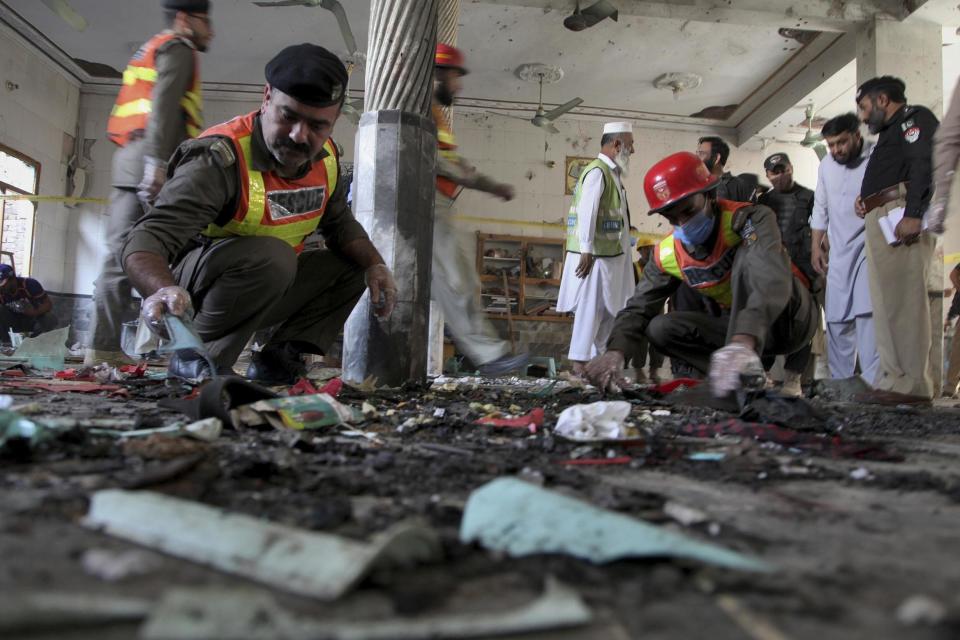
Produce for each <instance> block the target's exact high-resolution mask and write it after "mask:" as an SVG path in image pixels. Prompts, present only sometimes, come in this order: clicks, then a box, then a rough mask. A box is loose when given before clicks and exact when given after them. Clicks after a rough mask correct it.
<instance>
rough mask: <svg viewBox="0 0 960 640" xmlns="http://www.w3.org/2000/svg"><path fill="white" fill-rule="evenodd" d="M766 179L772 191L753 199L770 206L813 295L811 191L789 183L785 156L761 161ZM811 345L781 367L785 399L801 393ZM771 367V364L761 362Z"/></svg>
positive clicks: (815, 276) (816, 287) (790, 177)
mask: <svg viewBox="0 0 960 640" xmlns="http://www.w3.org/2000/svg"><path fill="white" fill-rule="evenodd" d="M763 168H764V170H765V171H766V173H767V180H769V181H770V184H771V185H773V188H772V189H770V190H769V191H767V192H765V193H764V194H763V195H762V196H760V198H759V199H758V200H757V203H758V204H762V205H764V206H765V207H770V208H771V209H773V212H774V213H776V214H777V223H778V224H779V225H780V237H781V239H782V240H783V246H785V247H786V249H787V255H789V256H790V260H791V261H792V262H793V264H795V265H796V266H797V268H799V269H800V271H801V272H802V273H803V275H804V276H805V277H806V278H807V281H808V282H810V283H816V284H814V286H813V290H814V291H815V292H817V291H820V290H822V287H821V286H820V279H819V277H818V276H819V274H818V273H817V272H816V271H814V269H813V265H812V264H811V262H810V238H811V237H812V232H811V230H810V216H811V214H812V213H813V191H811V190H810V189H807V188H806V187H804V186H803V185H801V184H797V183H796V182H794V180H793V164H791V162H790V158H789V157H788V156H787V154H785V153H774V154H773V155H771V156H769V157H768V158H767V159H766V160H764V161H763ZM811 352H812V345H810V344H808V345H807V346H806V347H804V348H803V349H801V350H800V351H797V352H795V353H791V354H790V355H789V356H787V357H786V359H785V361H784V364H783V387H782V388H781V390H780V391H781V393H783V395H785V396H792V397H799V396H800V395H801V394H802V389H801V387H800V381H801V378H802V377H803V374H804V372H805V371H806V370H807V365H808V364H809V363H810V354H811ZM764 364H766V365H770V366H772V365H773V362H767V363H764Z"/></svg>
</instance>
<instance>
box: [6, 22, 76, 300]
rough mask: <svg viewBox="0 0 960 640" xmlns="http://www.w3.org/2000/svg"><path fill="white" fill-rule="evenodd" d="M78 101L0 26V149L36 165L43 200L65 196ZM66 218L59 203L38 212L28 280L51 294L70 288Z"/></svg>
mask: <svg viewBox="0 0 960 640" xmlns="http://www.w3.org/2000/svg"><path fill="white" fill-rule="evenodd" d="M8 82H9V83H13V85H16V88H14V89H12V90H11V89H8V88H7V83H8ZM79 99H80V88H79V84H78V83H77V82H76V81H75V80H74V79H73V78H71V77H70V76H68V75H67V74H65V73H64V72H62V71H61V70H59V68H57V67H56V66H55V65H53V64H52V63H50V62H48V61H47V60H46V58H44V57H42V56H40V55H38V54H36V53H35V52H34V50H33V49H32V48H31V47H29V45H26V44H25V43H23V42H22V41H21V40H20V38H19V37H18V36H16V35H14V34H13V33H12V32H10V31H8V30H7V29H6V28H5V27H2V26H0V143H3V144H4V145H6V146H8V147H10V148H12V149H15V150H16V151H19V152H20V153H23V154H25V155H27V156H29V157H31V158H33V159H34V160H36V161H37V162H39V163H40V193H41V194H44V195H53V196H62V195H63V194H64V190H65V188H66V159H67V158H68V157H69V145H67V144H66V141H65V136H68V135H69V136H73V135H74V132H75V130H76V126H77V108H78V103H79ZM65 147H66V149H65ZM69 217H70V211H69V210H68V209H67V208H66V207H64V206H63V205H62V204H60V203H49V202H41V203H39V204H38V206H37V213H36V225H35V229H34V245H33V264H32V268H31V275H32V276H33V277H35V278H37V279H38V280H39V281H40V282H41V283H42V284H43V285H44V287H46V288H47V289H49V290H51V291H64V290H69V288H70V285H69V284H68V283H66V282H65V281H64V271H65V267H66V258H65V253H66V248H67V232H66V230H67V226H68V219H69Z"/></svg>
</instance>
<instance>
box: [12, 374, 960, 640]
mask: <svg viewBox="0 0 960 640" xmlns="http://www.w3.org/2000/svg"><path fill="white" fill-rule="evenodd" d="M151 371H152V369H146V368H140V369H137V368H132V369H128V370H126V371H112V372H109V371H107V372H105V371H102V370H85V369H82V368H79V367H77V368H74V369H72V370H71V369H65V370H63V371H61V373H59V374H57V376H50V375H36V372H34V371H33V370H32V369H30V367H29V366H21V367H19V368H17V369H13V370H8V371H7V372H6V375H3V376H2V377H0V394H3V400H2V401H3V403H4V405H3V409H2V413H0V421H2V422H0V455H2V465H3V466H2V475H0V490H2V491H3V500H2V501H0V510H2V518H0V553H2V554H3V558H4V562H3V567H4V569H3V571H2V572H0V580H2V587H3V591H4V592H5V593H7V594H10V597H9V598H5V599H4V600H3V601H2V602H0V613H2V615H0V633H2V634H3V635H4V636H7V637H32V636H31V635H30V634H34V635H35V636H36V637H58V638H73V637H77V638H80V637H91V638H93V637H96V638H110V637H130V636H131V635H135V634H140V636H141V637H147V638H152V637H157V638H159V637H163V638H201V637H246V638H257V637H264V638H268V637H290V638H301V637H303V638H307V637H310V638H318V637H319V638H325V637H329V638H434V637H443V638H460V637H497V636H504V635H510V636H511V637H513V635H514V634H518V633H522V632H523V633H530V634H531V636H530V637H542V638H555V637H557V638H559V637H563V638H633V637H637V638H640V637H643V638H648V637H649V638H680V637H703V636H702V630H703V629H704V627H705V625H709V628H710V629H711V632H710V637H713V638H721V639H722V638H744V637H749V638H802V637H813V636H814V635H819V636H824V637H830V638H832V637H837V638H840V637H848V636H846V635H845V632H844V630H846V629H849V628H851V627H853V626H855V627H856V628H858V629H861V630H862V637H872V638H901V637H917V638H948V637H955V634H956V633H957V632H958V631H960V626H958V625H960V600H958V599H957V598H958V596H957V591H956V585H957V584H958V580H960V566H958V565H957V563H952V562H947V561H945V559H947V558H950V557H952V555H953V549H952V547H953V545H954V542H955V540H956V532H957V531H958V530H960V465H958V462H960V437H958V426H960V410H958V409H957V408H954V407H952V406H946V405H944V406H937V407H936V408H933V409H907V408H903V409H893V410H876V409H871V408H867V407H864V406H862V405H858V404H854V403H851V402H848V401H845V400H844V399H843V398H842V397H841V398H838V397H837V396H836V395H832V396H831V395H829V394H828V393H826V392H824V393H823V394H822V396H819V395H818V396H815V397H813V398H812V399H810V400H808V401H794V400H789V401H788V400H784V399H782V398H779V397H778V396H776V395H775V394H772V393H765V394H759V395H758V396H757V397H755V398H751V399H749V402H748V403H747V404H746V405H745V406H736V405H734V406H729V407H720V408H718V407H716V406H708V405H709V404H710V403H700V402H696V401H694V400H692V399H691V400H690V401H689V403H688V402H687V401H685V400H684V397H685V396H684V395H683V394H684V393H689V394H690V395H689V396H687V397H689V398H695V397H696V394H695V393H693V392H695V391H696V387H695V386H694V384H695V383H693V382H690V383H688V384H687V385H685V386H682V387H681V389H679V390H678V389H676V388H674V387H676V385H669V384H667V385H663V386H659V387H653V386H648V387H638V388H636V389H629V390H626V391H624V393H622V394H619V395H617V396H616V397H612V396H606V397H602V396H601V395H600V394H599V393H597V391H596V390H594V389H593V388H591V387H585V386H582V385H579V384H577V383H575V382H571V381H568V380H545V379H532V378H506V379H492V380H490V379H479V378H438V379H436V380H434V381H433V382H432V384H428V385H407V386H405V387H403V388H399V389H388V388H377V387H376V385H375V383H374V382H373V381H367V383H365V384H361V385H350V384H345V383H342V382H341V381H340V380H339V379H338V378H335V377H332V374H334V373H335V372H333V371H330V372H327V374H326V375H321V376H320V378H321V379H313V380H309V381H308V380H304V381H302V382H301V383H299V384H298V385H297V386H296V387H294V388H293V389H292V390H291V389H290V388H274V389H262V388H251V387H249V386H245V385H243V384H239V385H238V386H231V385H229V384H228V385H226V386H224V385H221V387H220V388H217V389H216V390H215V393H214V392H213V391H214V387H212V386H210V387H206V388H207V394H206V396H204V392H203V388H201V389H200V390H195V389H191V388H190V387H189V386H185V385H179V384H172V383H170V382H167V381H165V380H163V379H162V376H161V375H154V374H153V373H151ZM291 391H292V393H291ZM701 395H702V394H701ZM211 398H213V400H211ZM824 398H826V399H824ZM597 403H607V404H597ZM565 410H566V413H565V416H567V418H565V420H567V421H569V420H571V419H573V420H574V421H575V424H574V426H573V427H569V428H560V429H556V430H555V428H556V427H557V425H558V419H559V417H560V415H561V414H562V413H564V412H565ZM570 416H574V418H570ZM576 421H579V422H576ZM45 633H46V634H48V635H47V636H44V635H43V634H45Z"/></svg>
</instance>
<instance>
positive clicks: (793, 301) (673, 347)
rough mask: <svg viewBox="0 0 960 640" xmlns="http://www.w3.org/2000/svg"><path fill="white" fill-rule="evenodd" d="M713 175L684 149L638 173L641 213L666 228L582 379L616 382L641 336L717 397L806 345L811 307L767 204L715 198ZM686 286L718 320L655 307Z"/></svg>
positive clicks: (815, 318)
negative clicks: (716, 311)
mask: <svg viewBox="0 0 960 640" xmlns="http://www.w3.org/2000/svg"><path fill="white" fill-rule="evenodd" d="M717 184H718V181H717V177H716V176H714V175H711V174H710V172H709V171H708V170H707V168H706V166H704V164H703V162H701V161H700V159H699V158H698V157H697V156H695V155H694V154H692V153H688V152H680V153H675V154H673V155H671V156H667V157H666V158H664V159H663V160H661V161H660V162H658V163H656V164H655V165H653V167H652V168H651V169H650V170H649V171H648V172H647V175H646V176H645V177H644V191H645V193H646V196H647V201H648V202H649V204H650V215H653V214H655V213H659V214H660V215H662V216H663V217H664V218H666V219H667V221H668V222H669V223H670V224H671V225H673V229H674V230H673V233H672V234H671V235H669V236H667V238H665V239H664V240H663V241H662V242H661V243H660V245H658V246H657V248H656V250H655V252H654V259H653V260H651V261H650V262H649V263H647V266H646V267H645V268H644V270H643V278H642V279H641V281H640V284H639V285H637V289H636V292H635V293H634V295H633V297H632V298H630V301H629V302H628V303H627V306H626V307H625V308H624V309H623V311H621V312H620V314H619V315H618V316H617V320H616V324H615V325H614V327H613V333H612V335H611V336H610V339H609V341H608V342H607V351H606V353H604V354H603V355H602V356H599V357H597V358H595V359H594V360H593V361H591V362H590V364H589V365H587V370H586V373H587V377H588V378H589V379H590V381H591V382H593V383H594V384H596V385H598V386H600V387H603V388H607V387H611V386H614V385H619V384H620V382H621V378H622V371H623V365H624V353H630V352H631V350H632V348H633V347H634V345H635V344H636V343H638V342H639V341H640V340H641V339H643V337H644V336H646V337H647V338H648V339H649V340H650V343H651V344H652V345H654V346H655V347H656V348H657V349H659V350H660V351H661V352H662V353H664V354H665V355H668V356H670V357H679V358H682V359H683V360H685V361H686V362H689V363H690V364H691V365H692V366H694V367H695V368H697V369H698V370H699V371H701V372H703V373H704V374H709V377H710V385H711V387H712V389H713V392H714V394H715V395H717V396H720V397H722V396H726V395H727V394H729V393H730V392H732V391H736V390H737V389H739V388H740V387H741V384H742V381H743V379H744V377H745V376H746V377H748V378H751V379H752V380H751V382H755V383H759V382H761V381H762V380H763V376H764V373H763V365H762V363H761V361H760V356H761V355H764V356H766V355H787V354H791V353H795V352H796V351H799V350H800V349H802V348H803V347H804V346H805V345H807V344H809V342H810V340H811V339H812V338H813V334H814V332H815V331H816V329H817V325H818V323H819V320H820V310H819V308H818V307H817V303H816V301H815V299H814V297H813V296H812V295H811V294H810V291H809V289H808V283H807V281H806V280H805V278H804V277H803V274H802V273H801V272H800V271H799V270H798V269H797V268H796V267H794V266H793V265H792V264H791V262H790V258H789V256H788V255H787V252H786V250H785V249H784V247H783V243H782V242H781V240H780V229H779V227H778V225H777V217H776V214H775V213H774V212H773V211H771V210H770V209H768V208H767V207H764V206H760V205H753V204H748V203H742V202H740V203H735V202H730V201H728V200H718V199H717V198H716V196H715V190H716V187H717ZM684 282H685V283H687V284H688V285H689V286H690V287H692V288H693V289H696V290H697V291H699V292H700V293H702V294H703V295H705V296H708V297H710V298H713V299H714V300H716V301H717V302H718V303H719V304H720V305H721V307H723V308H724V309H725V310H727V313H724V314H723V317H720V318H715V317H713V316H710V315H707V314H705V313H699V312H684V311H675V312H672V313H668V314H666V315H660V312H661V310H662V308H663V303H664V301H665V300H666V299H667V298H668V297H669V296H670V295H671V294H672V293H673V292H674V291H676V289H677V288H678V287H679V286H680V284H681V283H684Z"/></svg>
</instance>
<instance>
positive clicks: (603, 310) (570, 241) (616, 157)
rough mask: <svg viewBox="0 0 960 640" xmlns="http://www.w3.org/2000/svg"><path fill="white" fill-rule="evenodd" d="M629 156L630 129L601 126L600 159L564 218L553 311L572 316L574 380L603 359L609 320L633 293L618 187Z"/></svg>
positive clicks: (625, 215) (626, 219)
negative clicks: (590, 364)
mask: <svg viewBox="0 0 960 640" xmlns="http://www.w3.org/2000/svg"><path fill="white" fill-rule="evenodd" d="M632 154H633V130H632V126H631V125H630V123H629V122H611V123H608V124H607V125H605V126H604V128H603V137H602V138H601V139H600V154H599V155H598V156H597V159H596V160H594V161H593V162H591V163H590V164H588V165H587V166H586V167H584V170H583V172H582V173H581V174H580V178H579V180H578V181H577V187H576V190H575V191H574V196H573V204H572V205H571V207H570V212H569V214H568V217H567V244H566V249H567V254H566V259H565V260H564V265H563V277H562V279H561V281H560V294H559V296H558V299H557V311H561V312H567V311H572V312H573V314H574V318H573V336H572V337H571V339H570V352H569V354H568V357H569V359H570V361H571V362H572V364H573V372H574V374H576V375H580V374H582V373H583V369H584V367H585V366H586V363H587V362H588V361H590V360H591V359H593V358H594V357H596V356H597V355H599V354H601V353H603V351H604V349H605V348H606V344H607V339H608V338H609V337H610V332H611V331H612V330H613V321H614V318H615V317H616V315H617V313H618V312H619V311H620V310H621V309H623V307H624V306H625V305H626V303H627V300H628V299H629V298H630V296H631V294H632V293H633V287H634V282H633V265H632V264H631V261H630V209H629V206H628V204H627V194H626V191H624V188H623V181H622V177H623V176H624V175H626V173H627V170H628V167H629V163H630V156H631V155H632Z"/></svg>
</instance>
